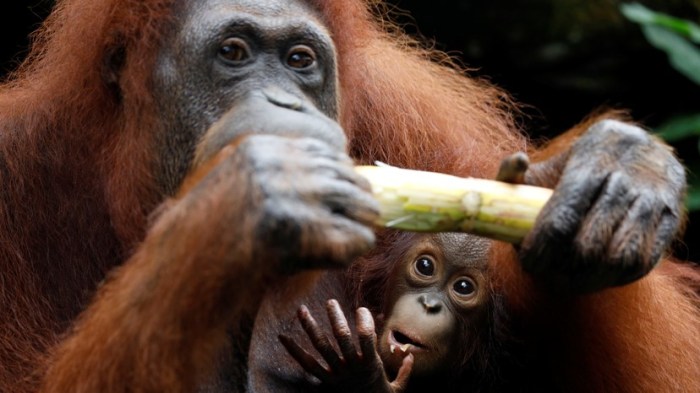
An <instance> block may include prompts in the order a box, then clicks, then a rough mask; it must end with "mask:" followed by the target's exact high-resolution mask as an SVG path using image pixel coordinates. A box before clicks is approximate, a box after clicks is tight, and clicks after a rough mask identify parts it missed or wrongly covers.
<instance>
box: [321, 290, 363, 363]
mask: <svg viewBox="0 0 700 393" xmlns="http://www.w3.org/2000/svg"><path fill="white" fill-rule="evenodd" d="M326 310H327V311H328V318H329V319H330V321H331V326H332V327H333V334H334V335H335V339H336V340H337V341H338V346H340V351H341V353H342V354H343V358H345V361H346V362H355V361H357V360H358V353H357V349H356V348H355V342H354V341H353V338H352V330H350V326H349V325H348V320H347V319H346V318H345V313H343V310H342V309H341V308H340V304H339V303H338V301H337V300H335V299H331V300H329V301H328V303H326Z"/></svg>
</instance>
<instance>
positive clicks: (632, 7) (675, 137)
mask: <svg viewBox="0 0 700 393" xmlns="http://www.w3.org/2000/svg"><path fill="white" fill-rule="evenodd" d="M620 10H621V11H622V14H623V15H624V16H626V17H627V18H628V19H629V20H631V21H633V22H636V23H638V24H639V25H640V26H641V28H642V31H643V32H644V36H645V37H646V39H647V40H648V41H649V43H650V44H651V45H653V46H654V47H656V48H657V49H659V50H661V51H663V52H665V53H666V54H667V56H668V59H669V62H670V64H671V66H672V67H673V68H675V69H676V70H677V71H678V72H680V73H681V74H683V75H685V76H686V77H687V78H688V79H690V80H691V81H693V82H694V83H695V84H697V85H700V48H698V47H697V45H695V44H699V43H700V26H698V24H696V23H694V22H693V21H690V20H685V19H680V18H676V17H673V16H670V15H667V14H664V13H661V12H656V11H652V10H651V9H649V8H647V7H645V6H643V5H641V4H639V3H630V4H623V5H621V6H620ZM699 88H700V87H699ZM697 109H698V112H697V113H692V114H687V115H682V116H674V117H672V118H670V119H669V120H668V121H666V122H665V123H663V124H661V125H660V126H658V127H657V132H658V135H659V136H660V137H661V138H664V139H665V140H666V141H668V142H669V143H678V142H679V141H684V140H687V139H691V138H692V139H693V140H694V141H695V143H698V141H700V139H698V136H700V108H697ZM698 150H699V151H700V144H698ZM694 164H695V165H697V164H698V163H697V162H695V163H694ZM688 209H689V210H690V211H696V210H700V179H698V177H697V176H696V177H691V179H690V190H689V193H688Z"/></svg>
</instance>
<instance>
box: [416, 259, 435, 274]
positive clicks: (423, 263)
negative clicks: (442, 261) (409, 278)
mask: <svg viewBox="0 0 700 393" xmlns="http://www.w3.org/2000/svg"><path fill="white" fill-rule="evenodd" d="M414 267H415V269H416V272H417V273H418V274H420V275H421V276H425V277H431V276H432V275H433V274H435V262H433V260H432V259H430V258H428V257H425V256H423V257H420V258H418V259H416V262H415V264H414Z"/></svg>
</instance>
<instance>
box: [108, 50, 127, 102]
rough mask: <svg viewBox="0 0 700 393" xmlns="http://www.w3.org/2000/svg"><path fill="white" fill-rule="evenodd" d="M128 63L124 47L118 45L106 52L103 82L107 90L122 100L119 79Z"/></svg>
mask: <svg viewBox="0 0 700 393" xmlns="http://www.w3.org/2000/svg"><path fill="white" fill-rule="evenodd" d="M125 61H126V49H125V48H124V46H122V45H116V46H114V47H113V48H110V49H108V50H107V52H105V57H104V63H103V67H102V80H104V82H105V85H106V86H107V88H108V89H109V90H110V91H111V92H112V93H114V95H115V97H117V98H118V99H121V88H120V86H119V79H120V78H121V72H122V69H123V68H124V63H125Z"/></svg>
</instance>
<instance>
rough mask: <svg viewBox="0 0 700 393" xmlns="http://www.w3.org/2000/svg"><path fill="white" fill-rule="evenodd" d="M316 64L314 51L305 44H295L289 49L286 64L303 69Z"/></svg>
mask: <svg viewBox="0 0 700 393" xmlns="http://www.w3.org/2000/svg"><path fill="white" fill-rule="evenodd" d="M315 64H316V53H315V52H314V51H313V50H312V49H311V48H309V47H308V46H305V45H297V46H295V47H293V48H292V49H290V50H289V54H288V55H287V65H288V66H289V67H291V68H293V69H296V70H305V69H307V68H311V67H313V66H314V65H315Z"/></svg>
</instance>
